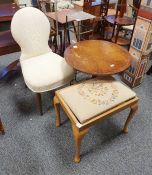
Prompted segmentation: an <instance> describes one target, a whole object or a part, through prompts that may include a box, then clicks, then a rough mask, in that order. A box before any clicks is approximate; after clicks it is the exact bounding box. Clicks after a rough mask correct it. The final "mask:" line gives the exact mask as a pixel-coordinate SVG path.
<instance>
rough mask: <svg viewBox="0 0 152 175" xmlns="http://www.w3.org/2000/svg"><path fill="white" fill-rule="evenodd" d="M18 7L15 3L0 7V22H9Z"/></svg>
mask: <svg viewBox="0 0 152 175" xmlns="http://www.w3.org/2000/svg"><path fill="white" fill-rule="evenodd" d="M17 10H19V7H18V6H17V5H16V4H15V3H10V4H1V5H0V22H4V21H11V20H12V17H13V15H14V14H15V12H16V11H17Z"/></svg>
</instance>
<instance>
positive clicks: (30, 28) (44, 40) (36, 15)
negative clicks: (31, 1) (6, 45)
mask: <svg viewBox="0 0 152 175" xmlns="http://www.w3.org/2000/svg"><path fill="white" fill-rule="evenodd" d="M11 32H12V35H13V37H14V39H15V40H16V42H17V43H18V44H19V46H20V47H21V59H27V58H30V57H34V56H38V55H41V54H44V53H47V52H49V51H50V48H49V46H48V39H49V35H50V23H49V21H48V19H47V17H46V16H45V15H44V14H43V13H42V12H41V11H40V10H38V9H36V8H33V7H25V8H23V9H20V10H19V11H17V12H16V13H15V15H14V17H13V19H12V23H11Z"/></svg>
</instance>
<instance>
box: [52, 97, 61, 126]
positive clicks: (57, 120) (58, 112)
mask: <svg viewBox="0 0 152 175" xmlns="http://www.w3.org/2000/svg"><path fill="white" fill-rule="evenodd" d="M53 102H54V108H55V113H56V127H59V126H60V123H61V119H60V106H59V100H58V98H57V96H54V99H53Z"/></svg>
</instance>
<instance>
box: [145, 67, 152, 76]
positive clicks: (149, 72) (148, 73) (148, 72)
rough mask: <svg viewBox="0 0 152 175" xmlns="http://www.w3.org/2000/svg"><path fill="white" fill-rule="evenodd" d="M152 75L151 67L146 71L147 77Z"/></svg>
mask: <svg viewBox="0 0 152 175" xmlns="http://www.w3.org/2000/svg"><path fill="white" fill-rule="evenodd" d="M151 73H152V66H151V67H150V69H149V70H148V71H147V73H146V74H147V75H150V74H151Z"/></svg>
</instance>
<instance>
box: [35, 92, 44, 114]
mask: <svg viewBox="0 0 152 175" xmlns="http://www.w3.org/2000/svg"><path fill="white" fill-rule="evenodd" d="M36 103H37V109H38V111H39V113H40V115H43V111H42V99H41V94H40V93H36Z"/></svg>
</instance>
